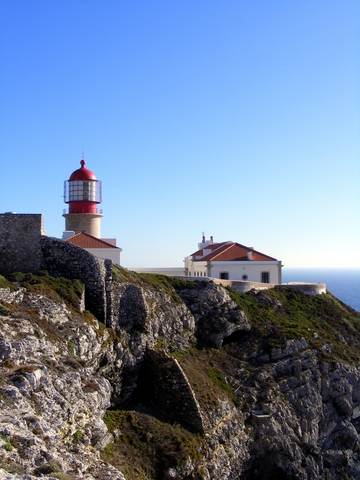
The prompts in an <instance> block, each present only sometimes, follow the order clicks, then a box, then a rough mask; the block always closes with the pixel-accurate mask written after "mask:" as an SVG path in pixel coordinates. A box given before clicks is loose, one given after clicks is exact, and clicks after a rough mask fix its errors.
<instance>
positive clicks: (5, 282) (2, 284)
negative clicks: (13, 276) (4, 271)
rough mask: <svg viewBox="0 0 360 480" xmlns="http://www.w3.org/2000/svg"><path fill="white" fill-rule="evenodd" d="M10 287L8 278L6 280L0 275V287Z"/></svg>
mask: <svg viewBox="0 0 360 480" xmlns="http://www.w3.org/2000/svg"><path fill="white" fill-rule="evenodd" d="M11 287H12V285H11V282H9V280H7V279H6V278H5V277H3V276H2V275H0V288H11Z"/></svg>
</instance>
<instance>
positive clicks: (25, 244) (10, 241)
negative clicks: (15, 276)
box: [0, 213, 42, 274]
mask: <svg viewBox="0 0 360 480" xmlns="http://www.w3.org/2000/svg"><path fill="white" fill-rule="evenodd" d="M41 234H42V215H40V214H16V215H14V214H11V213H3V214H0V273H5V274H6V273H11V272H36V271H38V270H40V269H41V264H42V254H41V248H40V239H41Z"/></svg>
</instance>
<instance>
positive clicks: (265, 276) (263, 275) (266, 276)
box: [261, 272, 270, 283]
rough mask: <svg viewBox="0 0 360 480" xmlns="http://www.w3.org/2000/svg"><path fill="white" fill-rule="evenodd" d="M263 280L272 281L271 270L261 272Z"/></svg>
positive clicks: (263, 281)
mask: <svg viewBox="0 0 360 480" xmlns="http://www.w3.org/2000/svg"><path fill="white" fill-rule="evenodd" d="M261 282H262V283H270V272H261Z"/></svg>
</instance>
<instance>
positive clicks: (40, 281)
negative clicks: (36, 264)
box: [8, 271, 84, 309]
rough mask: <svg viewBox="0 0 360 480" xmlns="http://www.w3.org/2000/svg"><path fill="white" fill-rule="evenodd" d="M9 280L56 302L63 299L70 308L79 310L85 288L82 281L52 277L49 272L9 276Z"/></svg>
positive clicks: (16, 273) (19, 273) (17, 273)
mask: <svg viewBox="0 0 360 480" xmlns="http://www.w3.org/2000/svg"><path fill="white" fill-rule="evenodd" d="M8 280H10V281H11V282H15V283H17V284H18V285H19V286H21V287H25V288H27V289H28V290H30V291H33V292H35V293H40V294H43V295H47V296H49V297H50V298H55V300H59V299H62V300H64V301H65V302H66V303H67V304H68V305H69V306H71V307H73V308H75V309H78V308H79V303H80V299H81V296H82V294H83V290H84V286H83V284H82V283H81V282H80V280H69V279H68V278H64V277H56V278H55V277H51V276H50V275H49V274H48V273H47V272H45V271H43V272H39V274H37V275H36V274H34V273H22V272H15V273H11V274H9V275H8Z"/></svg>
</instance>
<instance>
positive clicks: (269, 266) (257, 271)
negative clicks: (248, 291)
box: [194, 261, 281, 284]
mask: <svg viewBox="0 0 360 480" xmlns="http://www.w3.org/2000/svg"><path fill="white" fill-rule="evenodd" d="M194 263H197V262H194ZM201 263H204V262H201ZM280 270H281V262H278V261H268V262H257V261H245V262H240V261H239V262H235V261H229V262H210V275H209V276H210V277H213V278H220V273H221V272H228V273H229V280H247V281H249V282H261V272H269V274H270V279H269V283H275V284H279V283H281V273H280ZM243 275H247V278H246V279H244V278H243Z"/></svg>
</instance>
